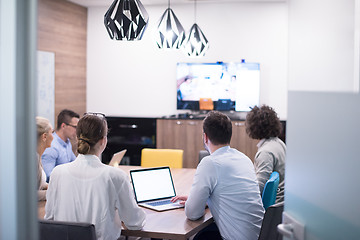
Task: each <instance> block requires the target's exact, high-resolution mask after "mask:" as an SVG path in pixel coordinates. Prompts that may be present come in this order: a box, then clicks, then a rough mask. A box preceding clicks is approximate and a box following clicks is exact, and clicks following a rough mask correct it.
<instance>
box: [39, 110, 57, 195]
mask: <svg viewBox="0 0 360 240" xmlns="http://www.w3.org/2000/svg"><path fill="white" fill-rule="evenodd" d="M36 128H37V154H38V156H37V157H38V159H37V161H38V173H37V186H38V200H39V201H43V200H46V189H47V187H48V184H47V183H46V175H45V172H44V170H43V167H42V164H41V155H42V154H43V153H44V151H45V149H46V148H48V147H50V146H51V142H52V140H53V138H54V137H53V135H52V133H53V128H52V126H51V124H50V122H49V120H47V119H46V118H43V117H36Z"/></svg>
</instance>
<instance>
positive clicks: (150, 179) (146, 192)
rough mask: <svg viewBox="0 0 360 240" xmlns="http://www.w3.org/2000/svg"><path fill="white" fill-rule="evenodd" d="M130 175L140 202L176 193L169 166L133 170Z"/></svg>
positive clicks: (172, 195)
mask: <svg viewBox="0 0 360 240" xmlns="http://www.w3.org/2000/svg"><path fill="white" fill-rule="evenodd" d="M130 175H131V181H132V184H133V187H134V192H135V197H136V201H137V202H138V203H140V202H144V201H150V200H157V199H164V198H171V197H175V195H176V193H175V188H174V184H173V181H172V177H171V172H170V169H169V167H163V168H150V169H141V170H132V171H131V172H130Z"/></svg>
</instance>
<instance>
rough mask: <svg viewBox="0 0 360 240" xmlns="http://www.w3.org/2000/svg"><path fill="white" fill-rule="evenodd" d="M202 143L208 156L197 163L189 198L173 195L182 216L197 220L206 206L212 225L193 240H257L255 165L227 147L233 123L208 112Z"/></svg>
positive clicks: (258, 203) (260, 210)
mask: <svg viewBox="0 0 360 240" xmlns="http://www.w3.org/2000/svg"><path fill="white" fill-rule="evenodd" d="M203 132H204V133H203V141H204V147H205V149H206V150H207V151H208V152H209V153H210V155H209V156H206V157H204V158H203V159H202V160H201V162H200V163H199V165H198V167H197V169H196V173H195V176H194V181H193V185H192V187H191V190H190V194H189V196H176V197H175V198H173V199H172V201H177V200H180V201H181V202H180V203H182V204H185V214H186V216H187V217H188V218H189V219H190V220H197V219H199V218H200V217H202V216H203V215H204V213H205V206H206V205H208V206H209V209H210V211H211V214H212V216H213V218H214V221H215V223H213V224H211V225H209V226H208V227H206V228H205V229H203V230H202V231H200V232H199V233H198V234H197V235H196V236H195V237H194V240H222V239H226V240H238V239H247V240H257V239H258V237H259V233H260V227H261V223H262V219H263V216H264V208H263V204H262V201H261V197H260V190H259V185H258V183H257V179H256V174H255V170H254V166H253V164H252V162H251V160H250V159H249V158H248V157H247V156H246V155H245V154H243V153H241V152H239V151H238V150H236V149H234V148H231V147H230V140H231V135H232V124H231V121H230V119H229V117H228V116H226V115H225V114H223V113H220V112H216V111H211V112H209V113H208V114H207V116H206V118H205V119H204V122H203Z"/></svg>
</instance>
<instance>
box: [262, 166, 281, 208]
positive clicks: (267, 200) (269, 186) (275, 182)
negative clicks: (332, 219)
mask: <svg viewBox="0 0 360 240" xmlns="http://www.w3.org/2000/svg"><path fill="white" fill-rule="evenodd" d="M278 186H279V173H278V172H273V173H272V174H271V175H270V178H269V180H267V182H266V183H265V186H264V190H263V193H262V201H263V205H264V208H265V210H266V209H267V208H268V207H269V206H271V205H273V204H274V203H275V200H276V194H277V188H278Z"/></svg>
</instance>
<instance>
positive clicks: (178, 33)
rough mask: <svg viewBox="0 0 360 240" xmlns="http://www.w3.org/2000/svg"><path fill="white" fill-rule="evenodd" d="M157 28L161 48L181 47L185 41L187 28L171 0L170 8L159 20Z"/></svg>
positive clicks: (158, 42)
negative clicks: (171, 6) (185, 28)
mask: <svg viewBox="0 0 360 240" xmlns="http://www.w3.org/2000/svg"><path fill="white" fill-rule="evenodd" d="M157 30H158V32H157V37H156V43H157V45H158V47H159V48H165V49H166V48H167V49H179V48H180V47H181V46H182V45H183V43H184V42H185V39H186V36H185V30H184V28H183V26H182V25H181V23H180V22H179V20H178V18H177V17H176V16H175V13H174V11H173V10H172V9H171V8H170V0H168V8H167V9H166V10H165V12H164V14H163V15H162V16H161V18H160V20H159V24H158V29H157Z"/></svg>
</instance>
